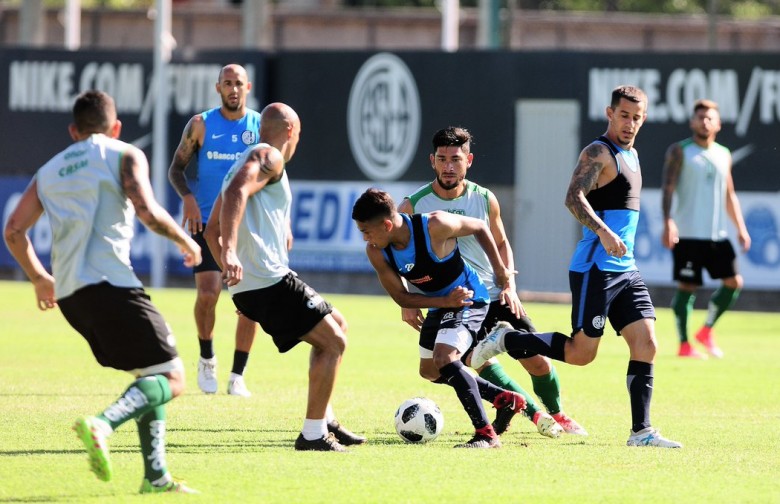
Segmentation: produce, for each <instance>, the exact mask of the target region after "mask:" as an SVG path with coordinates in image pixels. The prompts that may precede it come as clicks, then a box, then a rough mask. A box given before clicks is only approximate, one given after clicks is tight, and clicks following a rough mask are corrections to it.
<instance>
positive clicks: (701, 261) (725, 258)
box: [672, 238, 737, 285]
mask: <svg viewBox="0 0 780 504" xmlns="http://www.w3.org/2000/svg"><path fill="white" fill-rule="evenodd" d="M672 257H674V268H673V270H672V271H673V273H674V279H675V280H676V281H678V282H682V283H689V284H694V285H701V284H702V275H701V270H702V268H706V269H707V273H709V275H710V278H712V279H719V278H731V277H733V276H737V254H735V253H734V247H732V246H731V242H730V241H729V240H721V241H710V240H690V239H687V238H681V239H680V241H679V242H678V243H677V245H675V246H674V248H673V249H672Z"/></svg>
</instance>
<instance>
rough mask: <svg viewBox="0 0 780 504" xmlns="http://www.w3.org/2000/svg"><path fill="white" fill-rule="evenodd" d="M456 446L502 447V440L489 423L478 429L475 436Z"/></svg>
mask: <svg viewBox="0 0 780 504" xmlns="http://www.w3.org/2000/svg"><path fill="white" fill-rule="evenodd" d="M455 448H501V440H500V439H498V436H497V435H496V433H495V431H494V430H493V427H492V426H490V425H487V426H485V427H482V428H481V429H477V431H476V432H475V433H474V437H473V438H471V439H470V440H468V441H467V442H465V443H461V444H457V445H455Z"/></svg>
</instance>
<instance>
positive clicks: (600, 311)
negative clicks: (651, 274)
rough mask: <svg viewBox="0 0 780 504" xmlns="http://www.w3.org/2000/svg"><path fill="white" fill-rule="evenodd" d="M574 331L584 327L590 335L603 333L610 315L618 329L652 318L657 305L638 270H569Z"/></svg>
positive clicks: (614, 327)
mask: <svg viewBox="0 0 780 504" xmlns="http://www.w3.org/2000/svg"><path fill="white" fill-rule="evenodd" d="M569 287H570V288H571V328H572V334H576V333H577V332H579V331H580V329H582V331H583V332H584V333H585V334H586V335H588V336H590V337H591V338H599V337H601V335H603V334H604V325H605V323H606V320H607V319H609V322H610V324H612V328H613V329H614V330H615V332H617V333H618V335H620V331H621V330H622V329H623V328H624V327H626V326H627V325H628V324H630V323H632V322H636V321H637V320H642V319H648V318H652V319H655V309H654V308H653V301H652V300H651V299H650V293H649V292H648V291H647V286H646V285H645V282H644V280H642V276H641V275H640V274H639V272H638V271H626V272H615V271H601V270H599V269H598V268H597V267H596V266H593V267H592V268H591V269H590V271H588V272H586V273H578V272H575V271H569Z"/></svg>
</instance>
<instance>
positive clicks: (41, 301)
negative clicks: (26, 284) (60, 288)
mask: <svg viewBox="0 0 780 504" xmlns="http://www.w3.org/2000/svg"><path fill="white" fill-rule="evenodd" d="M32 284H33V287H34V288H35V298H36V299H37V300H38V309H40V310H49V309H51V308H55V307H56V306H57V299H56V298H55V297H54V277H53V276H51V275H49V274H46V275H41V276H40V277H38V278H36V279H35V280H33V283H32Z"/></svg>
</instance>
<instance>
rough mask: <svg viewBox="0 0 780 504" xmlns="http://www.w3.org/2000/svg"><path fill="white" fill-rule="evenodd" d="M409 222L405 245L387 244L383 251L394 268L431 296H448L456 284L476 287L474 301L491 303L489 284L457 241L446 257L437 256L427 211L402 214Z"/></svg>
mask: <svg viewBox="0 0 780 504" xmlns="http://www.w3.org/2000/svg"><path fill="white" fill-rule="evenodd" d="M401 216H402V217H403V218H404V222H405V224H406V225H407V226H409V231H410V238H409V243H408V244H407V245H406V247H405V248H403V249H400V250H399V249H396V248H395V247H393V246H392V245H389V246H387V247H386V248H385V249H384V250H383V251H382V253H383V254H384V256H385V260H386V261H387V262H388V263H389V264H390V266H391V267H392V268H393V270H394V271H397V272H398V274H399V275H401V276H402V277H404V278H406V279H407V280H409V282H410V283H412V284H413V285H415V286H416V287H417V288H418V289H420V290H421V291H423V293H424V294H425V295H426V296H428V297H439V296H446V295H447V294H449V293H450V292H452V290H453V289H455V288H456V287H465V288H467V289H469V290H471V291H474V295H473V296H472V297H471V301H474V302H481V303H489V302H490V295H489V294H488V290H487V287H485V284H483V283H482V281H481V280H480V279H479V275H477V272H476V271H475V270H474V268H472V267H471V266H469V264H468V263H466V262H465V261H464V260H463V258H462V257H461V256H460V250H459V249H458V247H457V245H456V246H455V249H454V250H453V251H452V252H450V253H449V254H448V255H447V256H446V257H443V258H441V259H440V258H438V257H436V254H434V253H433V250H431V237H430V234H429V233H428V214H415V215H413V216H411V217H410V216H408V215H406V214H401Z"/></svg>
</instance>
